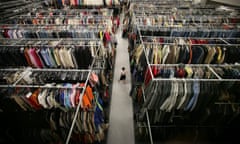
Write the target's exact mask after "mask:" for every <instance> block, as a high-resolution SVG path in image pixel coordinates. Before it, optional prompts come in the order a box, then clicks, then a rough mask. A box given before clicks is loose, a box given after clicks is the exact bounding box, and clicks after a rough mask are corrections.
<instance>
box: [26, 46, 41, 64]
mask: <svg viewBox="0 0 240 144" xmlns="http://www.w3.org/2000/svg"><path fill="white" fill-rule="evenodd" d="M28 55H29V57H30V60H31V62H32V64H33V65H34V66H35V67H37V68H43V64H42V62H41V60H40V58H39V57H38V55H37V53H36V49H35V48H30V49H29V50H28Z"/></svg>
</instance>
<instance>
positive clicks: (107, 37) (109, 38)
mask: <svg viewBox="0 0 240 144" xmlns="http://www.w3.org/2000/svg"><path fill="white" fill-rule="evenodd" d="M104 35H105V38H106V41H111V35H110V33H109V32H105V33H104Z"/></svg>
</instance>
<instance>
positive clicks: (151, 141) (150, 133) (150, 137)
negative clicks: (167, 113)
mask: <svg viewBox="0 0 240 144" xmlns="http://www.w3.org/2000/svg"><path fill="white" fill-rule="evenodd" d="M141 91H142V96H143V101H144V102H145V101H146V96H145V93H144V89H143V87H142V86H141ZM144 111H145V112H144V113H146V117H147V127H148V132H149V139H150V144H153V138H152V130H151V124H150V120H149V114H148V110H147V109H144Z"/></svg>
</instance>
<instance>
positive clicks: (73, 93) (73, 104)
mask: <svg viewBox="0 0 240 144" xmlns="http://www.w3.org/2000/svg"><path fill="white" fill-rule="evenodd" d="M78 85H79V84H74V85H73V86H72V93H71V95H70V101H71V105H72V107H76V105H75V100H76V98H75V97H76V94H77V89H76V88H77V87H78Z"/></svg>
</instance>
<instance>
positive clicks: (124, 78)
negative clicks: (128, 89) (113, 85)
mask: <svg viewBox="0 0 240 144" xmlns="http://www.w3.org/2000/svg"><path fill="white" fill-rule="evenodd" d="M126 74H127V71H126V69H125V67H122V69H121V73H120V79H119V82H120V81H123V83H124V84H125V83H126Z"/></svg>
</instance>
